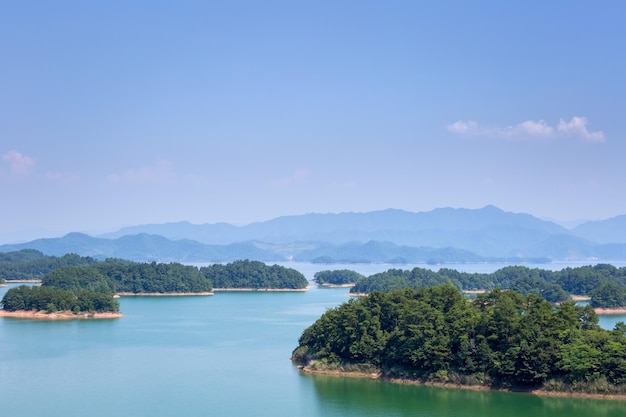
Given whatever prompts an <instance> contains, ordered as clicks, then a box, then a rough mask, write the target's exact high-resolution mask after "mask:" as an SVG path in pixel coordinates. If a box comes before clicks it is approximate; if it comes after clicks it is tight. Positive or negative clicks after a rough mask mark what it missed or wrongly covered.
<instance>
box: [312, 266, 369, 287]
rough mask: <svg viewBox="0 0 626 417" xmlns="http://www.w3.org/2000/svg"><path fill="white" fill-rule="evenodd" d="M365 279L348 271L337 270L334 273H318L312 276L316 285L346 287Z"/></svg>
mask: <svg viewBox="0 0 626 417" xmlns="http://www.w3.org/2000/svg"><path fill="white" fill-rule="evenodd" d="M362 278H365V277H364V276H363V275H361V274H359V273H358V272H355V271H351V270H349V269H338V270H334V271H319V272H316V273H315V275H314V279H315V282H317V283H318V284H320V285H321V284H331V285H346V284H354V283H355V282H357V281H358V280H360V279H362Z"/></svg>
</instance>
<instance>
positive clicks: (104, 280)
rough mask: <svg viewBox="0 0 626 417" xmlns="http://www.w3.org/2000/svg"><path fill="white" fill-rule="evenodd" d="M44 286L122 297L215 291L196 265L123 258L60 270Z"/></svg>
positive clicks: (44, 279)
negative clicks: (143, 261) (133, 260)
mask: <svg viewBox="0 0 626 417" xmlns="http://www.w3.org/2000/svg"><path fill="white" fill-rule="evenodd" d="M41 285H42V286H49V287H55V288H60V289H64V290H69V291H74V292H76V291H78V290H81V289H86V290H90V291H97V292H101V293H113V294H120V295H142V294H144V295H154V294H180V295H187V294H194V293H202V294H210V293H211V292H212V285H211V282H210V281H209V280H207V279H206V278H205V277H204V276H203V275H201V274H200V273H199V272H198V268H196V267H195V266H190V265H182V264H179V263H169V264H164V263H156V262H152V263H139V262H131V261H125V260H121V259H107V260H106V261H103V262H97V263H95V264H93V265H89V266H67V267H62V268H58V269H55V270H53V271H51V272H49V273H48V274H46V275H45V276H44V277H43V278H42V280H41Z"/></svg>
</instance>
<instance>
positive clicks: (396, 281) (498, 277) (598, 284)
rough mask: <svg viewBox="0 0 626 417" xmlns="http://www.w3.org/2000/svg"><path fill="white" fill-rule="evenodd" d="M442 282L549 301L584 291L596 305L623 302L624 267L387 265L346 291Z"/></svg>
mask: <svg viewBox="0 0 626 417" xmlns="http://www.w3.org/2000/svg"><path fill="white" fill-rule="evenodd" d="M442 284H451V285H454V286H455V287H457V288H459V289H463V290H477V289H485V290H490V289H494V288H502V289H511V290H514V291H516V292H519V293H520V294H522V295H528V294H536V295H539V296H541V297H543V298H545V299H546V300H547V301H550V302H553V303H556V302H563V301H566V300H567V299H568V298H569V294H579V295H586V294H588V295H591V296H592V304H593V305H594V306H597V307H600V306H604V307H608V306H611V307H624V306H626V268H616V267H614V266H612V265H607V264H598V265H595V266H593V267H592V266H583V267H578V268H565V269H563V270H562V271H549V270H543V269H538V268H533V269H531V268H527V267H524V266H508V267H505V268H501V269H499V270H497V271H495V272H493V273H491V274H478V273H467V272H459V271H455V270H453V269H449V268H441V269H440V270H439V271H438V272H434V271H430V270H428V269H422V268H414V269H413V270H411V271H406V270H400V269H389V270H388V271H386V272H381V273H378V274H374V275H370V276H369V277H365V278H362V279H360V280H358V281H357V283H356V285H355V286H354V287H353V288H352V289H351V290H350V292H353V293H357V294H367V293H370V292H372V291H392V290H397V289H403V288H413V289H417V288H423V287H432V286H436V285H442Z"/></svg>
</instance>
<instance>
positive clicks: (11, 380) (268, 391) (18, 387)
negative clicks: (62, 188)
mask: <svg viewBox="0 0 626 417" xmlns="http://www.w3.org/2000/svg"><path fill="white" fill-rule="evenodd" d="M305 275H307V277H312V275H310V271H305ZM4 291H6V287H5V288H4V289H0V297H1V296H2V294H3V293H4ZM346 293H347V290H346V289H318V288H313V289H311V290H310V291H308V292H306V293H237V292H233V293H219V294H216V295H215V296H211V297H154V298H151V297H143V298H142V297H130V298H122V299H121V300H120V303H121V310H122V312H123V313H124V315H125V316H124V317H123V318H122V319H117V320H91V321H87V320H85V321H59V322H47V321H31V320H20V319H8V318H4V319H0V413H1V414H2V415H3V416H5V415H6V416H12V417H19V416H49V417H57V416H59V417H61V416H80V417H85V416H94V417H98V416H133V417H140V416H150V417H160V416H227V415H228V416H289V417H293V416H303V417H306V416H325V417H326V416H331V417H332V416H348V417H349V416H361V417H362V416H431V417H432V416H476V417H478V416H481V417H485V416H529V417H530V416H532V417H537V416H568V417H576V416H585V417H587V416H616V417H617V416H620V417H623V416H624V415H625V412H624V410H625V409H626V403H624V402H616V401H601V400H589V399H571V398H542V397H537V396H532V395H524V394H506V393H493V392H476V391H464V390H454V389H443V388H433V387H423V386H407V385H397V384H390V383H383V382H379V381H373V380H366V379H356V378H345V377H328V376H311V375H302V374H300V373H299V372H298V371H297V369H296V368H295V367H294V366H293V365H292V364H291V362H290V361H289V357H290V354H291V351H292V349H293V348H294V347H295V346H296V345H297V340H298V337H299V336H300V334H301V332H302V330H303V329H304V328H305V327H306V326H308V325H309V324H311V323H312V322H313V321H314V320H315V319H317V318H318V317H319V316H320V315H321V314H322V313H323V312H324V311H325V310H326V309H327V308H330V307H333V306H335V305H337V304H339V303H341V302H343V301H346V300H347V297H346ZM609 320H610V321H609V322H605V323H603V325H605V327H606V326H608V327H612V324H611V323H614V322H616V321H618V320H626V317H623V316H622V317H615V316H613V317H611V318H610V319H609Z"/></svg>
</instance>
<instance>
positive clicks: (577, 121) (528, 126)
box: [447, 116, 605, 143]
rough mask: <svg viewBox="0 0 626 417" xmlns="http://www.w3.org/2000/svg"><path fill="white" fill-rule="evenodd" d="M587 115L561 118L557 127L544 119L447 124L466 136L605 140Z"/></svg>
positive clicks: (453, 130) (585, 140)
mask: <svg viewBox="0 0 626 417" xmlns="http://www.w3.org/2000/svg"><path fill="white" fill-rule="evenodd" d="M587 123H588V122H587V118H586V117H578V116H577V117H572V119H571V120H570V121H569V122H567V121H565V120H563V119H561V120H559V123H558V125H557V126H556V127H553V126H550V125H549V124H548V123H547V122H545V121H544V120H539V121H535V120H527V121H524V122H521V123H518V124H516V125H513V126H505V127H497V126H483V125H479V124H478V123H477V122H475V121H467V122H465V121H462V120H459V121H457V122H455V123H452V124H450V125H448V126H447V129H448V131H450V132H452V133H456V134H459V135H464V136H485V137H491V138H497V139H520V140H524V139H558V138H571V139H578V140H582V141H584V142H594V143H595V142H604V140H605V137H604V133H603V132H602V131H597V132H590V131H589V130H588V129H587Z"/></svg>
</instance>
